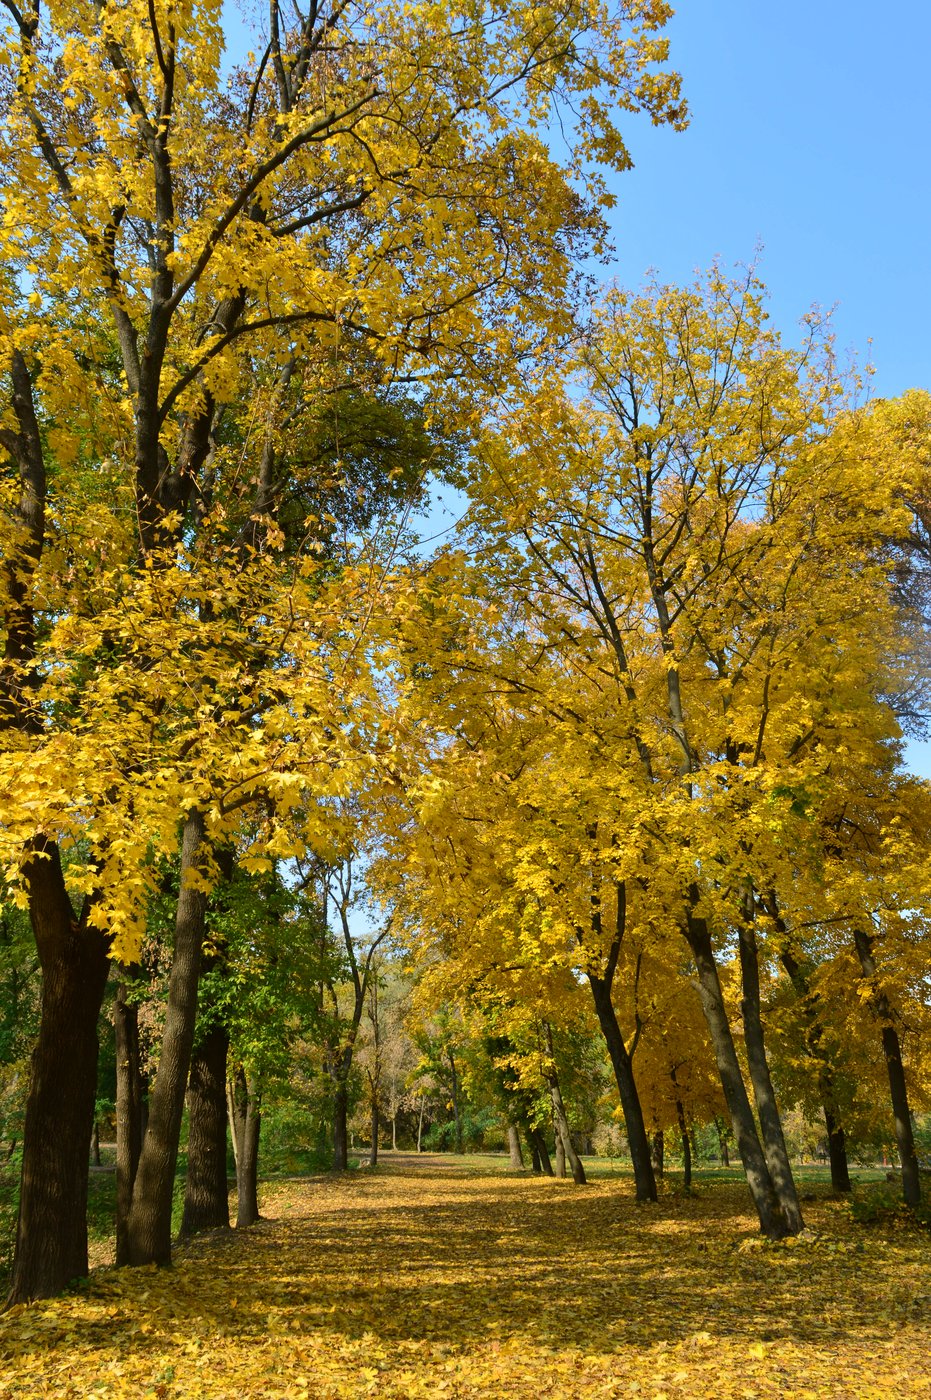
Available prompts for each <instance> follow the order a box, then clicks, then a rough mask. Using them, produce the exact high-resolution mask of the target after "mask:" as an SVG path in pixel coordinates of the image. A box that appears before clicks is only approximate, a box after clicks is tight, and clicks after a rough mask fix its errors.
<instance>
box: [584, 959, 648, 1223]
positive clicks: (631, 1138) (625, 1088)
mask: <svg viewBox="0 0 931 1400" xmlns="http://www.w3.org/2000/svg"><path fill="white" fill-rule="evenodd" d="M588 982H589V986H590V987H591V989H592V996H593V998H594V1001H595V1010H596V1012H597V1013H598V1024H599V1025H600V1026H601V1033H602V1035H603V1036H604V1038H605V1044H606V1045H607V1047H608V1054H609V1055H610V1057H611V1064H612V1066H613V1068H614V1078H615V1080H616V1082H617V1088H618V1093H619V1094H620V1096H621V1109H622V1111H623V1114H624V1126H625V1128H626V1131H627V1142H628V1145H629V1147H630V1160H631V1162H632V1163H633V1168H634V1185H635V1187H636V1192H637V1200H638V1201H655V1200H656V1178H655V1177H654V1175H653V1164H652V1163H651V1161H650V1144H649V1141H648V1139H647V1131H646V1128H645V1127H644V1123H643V1109H642V1108H641V1107H640V1095H639V1094H638V1093H637V1085H636V1082H635V1080H634V1071H633V1066H632V1065H631V1062H630V1056H629V1055H628V1053H627V1046H626V1045H625V1044H624V1037H623V1036H622V1035H621V1028H620V1026H619V1025H618V1021H617V1016H616V1014H615V1011H614V1003H613V1002H612V1000H611V988H610V985H609V983H608V982H607V980H606V979H605V978H603V977H594V976H592V975H591V974H589V978H588Z"/></svg>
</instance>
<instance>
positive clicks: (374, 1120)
mask: <svg viewBox="0 0 931 1400" xmlns="http://www.w3.org/2000/svg"><path fill="white" fill-rule="evenodd" d="M378 1127H379V1124H378V1097H377V1095H376V1093H374V1092H373V1094H372V1105H371V1116H370V1129H369V1131H370V1132H371V1135H372V1145H371V1147H370V1148H369V1166H370V1167H377V1166H378Z"/></svg>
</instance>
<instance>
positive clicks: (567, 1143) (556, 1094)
mask: <svg viewBox="0 0 931 1400" xmlns="http://www.w3.org/2000/svg"><path fill="white" fill-rule="evenodd" d="M545 1034H546V1047H547V1050H548V1051H549V1057H550V1058H549V1064H550V1068H549V1069H548V1071H547V1074H546V1082H547V1084H548V1086H549V1091H550V1102H551V1103H552V1105H553V1122H554V1124H555V1127H556V1156H557V1161H558V1159H559V1150H560V1148H562V1158H563V1161H562V1171H561V1172H557V1175H558V1176H565V1174H566V1163H567V1162H568V1163H569V1170H570V1171H571V1172H572V1180H573V1181H574V1182H575V1184H576V1186H584V1185H585V1184H586V1178H585V1168H584V1167H583V1165H582V1159H581V1158H580V1156H579V1154H578V1153H577V1152H576V1150H575V1143H574V1142H573V1141H572V1133H571V1132H570V1131H569V1119H568V1117H567V1114H566V1106H565V1104H564V1103H563V1097H562V1090H561V1089H560V1087H559V1075H558V1074H557V1072H556V1063H555V1060H554V1059H553V1032H552V1029H551V1027H550V1026H549V1025H548V1024H547V1025H546V1028H545Z"/></svg>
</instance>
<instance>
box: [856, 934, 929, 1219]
mask: <svg viewBox="0 0 931 1400" xmlns="http://www.w3.org/2000/svg"><path fill="white" fill-rule="evenodd" d="M853 936H854V942H855V944H856V949H857V957H858V958H859V959H860V968H861V971H862V973H863V977H864V980H865V981H866V982H868V983H869V984H870V987H871V989H872V995H871V999H872V1002H873V1008H874V1010H875V1012H876V1016H877V1018H878V1019H879V1021H880V1023H881V1025H882V1042H883V1056H884V1058H885V1061H886V1073H887V1075H888V1077H889V1096H890V1098H891V1100H892V1116H893V1118H894V1120H895V1141H896V1146H897V1148H898V1150H899V1162H900V1163H901V1166H902V1197H903V1199H904V1201H905V1204H906V1205H909V1206H917V1205H920V1203H921V1177H920V1175H919V1171H918V1155H917V1153H916V1152H915V1138H914V1134H913V1132H912V1115H911V1111H910V1109H909V1106H908V1086H907V1085H906V1083H905V1066H904V1065H903V1064H902V1047H901V1044H900V1043H899V1033H898V1031H897V1030H896V1028H895V1025H894V1022H893V1014H892V1007H891V1006H890V1004H889V999H888V997H887V996H886V994H885V992H884V991H882V989H881V988H880V987H879V986H878V985H877V981H876V960H875V958H874V957H873V940H872V938H871V937H870V935H869V934H868V933H866V932H865V931H864V930H863V929H859V928H858V929H854V935H853Z"/></svg>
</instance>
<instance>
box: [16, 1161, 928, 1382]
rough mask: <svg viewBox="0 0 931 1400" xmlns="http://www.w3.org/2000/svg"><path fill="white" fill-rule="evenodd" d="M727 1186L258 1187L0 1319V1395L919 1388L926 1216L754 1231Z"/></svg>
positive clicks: (412, 1180) (413, 1182) (424, 1182)
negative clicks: (659, 1195) (765, 1237)
mask: <svg viewBox="0 0 931 1400" xmlns="http://www.w3.org/2000/svg"><path fill="white" fill-rule="evenodd" d="M746 1205H747V1201H746V1196H745V1194H744V1192H743V1191H742V1190H741V1189H740V1188H738V1187H715V1188H713V1189H709V1190H706V1191H704V1192H703V1193H702V1194H701V1195H700V1196H699V1197H697V1198H695V1199H692V1200H687V1199H668V1198H667V1199H666V1200H664V1201H663V1202H662V1203H661V1204H660V1206H659V1207H649V1208H643V1207H637V1206H636V1205H635V1204H634V1201H633V1199H632V1197H631V1195H630V1192H629V1188H628V1186H627V1185H626V1183H622V1182H618V1181H617V1180H614V1181H610V1182H608V1181H603V1182H596V1183H594V1184H593V1185H591V1186H589V1187H587V1188H585V1189H583V1190H578V1189H574V1188H572V1187H571V1186H568V1185H566V1184H565V1183H562V1182H552V1181H538V1180H533V1179H531V1180H528V1179H526V1178H510V1177H503V1176H501V1177H498V1176H495V1177H492V1176H489V1177H476V1176H471V1175H461V1176H460V1175H456V1174H452V1173H450V1172H449V1171H448V1170H446V1171H443V1172H430V1171H429V1170H424V1169H420V1170H417V1169H415V1170H413V1171H409V1172H408V1173H407V1174H404V1175H395V1174H377V1175H371V1176H365V1177H360V1176H355V1175H351V1176H347V1177H345V1178H342V1179H314V1180H306V1181H301V1182H291V1183H288V1184H282V1185H278V1186H274V1187H272V1188H269V1189H268V1190H267V1192H266V1197H265V1200H264V1202H263V1209H264V1212H265V1213H266V1215H268V1216H270V1217H271V1218H270V1219H267V1220H265V1221H263V1222H261V1223H260V1224H259V1225H257V1226H255V1227H254V1228H253V1229H251V1230H249V1231H246V1232H243V1233H242V1235H241V1236H237V1237H235V1238H234V1239H233V1241H232V1242H231V1243H230V1242H228V1241H224V1240H223V1239H217V1238H210V1239H206V1240H203V1241H200V1242H195V1243H194V1244H193V1245H191V1246H190V1247H189V1249H188V1250H187V1251H186V1252H185V1253H184V1254H182V1255H181V1256H180V1257H179V1262H178V1264H177V1266H176V1267H175V1268H174V1269H173V1270H170V1271H164V1272H154V1271H152V1270H147V1269H146V1270H132V1271H126V1270H124V1271H120V1272H117V1271H114V1270H101V1271H99V1272H98V1273H97V1274H95V1275H94V1277H93V1278H92V1280H91V1282H90V1284H89V1286H88V1287H87V1288H86V1289H82V1290H81V1292H80V1293H79V1294H76V1295H73V1296H69V1297H66V1298H61V1299H56V1300H53V1301H50V1302H44V1303H40V1304H36V1305H34V1306H32V1307H30V1308H22V1307H19V1308H14V1309H11V1310H10V1311H9V1312H8V1313H6V1314H5V1315H4V1316H2V1317H0V1358H2V1376H3V1378H2V1380H0V1396H3V1397H4V1400H5V1397H7V1396H9V1397H13V1396H16V1397H33V1396H35V1397H55V1400H76V1397H79V1396H80V1397H82V1400H83V1398H84V1397H96V1398H97V1400H117V1397H123V1396H153V1397H157V1400H177V1398H178V1397H185V1400H189V1398H190V1397H203V1400H220V1397H224V1398H225V1397H231V1398H232V1397H236V1400H242V1398H243V1397H259V1396H261V1397H266V1396H267V1397H270V1400H272V1398H273V1400H355V1397H361V1396H369V1395H373V1396H379V1397H387V1400H407V1397H427V1396H443V1397H450V1400H453V1398H454V1397H455V1400H471V1397H489V1400H490V1398H491V1397H499V1396H502V1397H509V1400H510V1397H513V1398H514V1400H537V1397H538V1396H539V1395H541V1394H542V1393H545V1394H546V1395H547V1396H551V1397H557V1398H558V1400H602V1397H604V1398H607V1397H612V1400H619V1398H620V1397H624V1396H639V1397H643V1398H644V1400H663V1397H664V1396H665V1397H666V1400H684V1397H689V1400H695V1397H711V1396H715V1397H722V1400H756V1397H759V1400H775V1397H780V1400H781V1398H782V1397H796V1398H797V1400H807V1397H817V1400H823V1397H826V1396H830V1397H858V1400H874V1398H875V1400H880V1397H882V1400H887V1397H890V1396H896V1397H913V1396H914V1397H920V1396H931V1367H929V1364H928V1355H929V1351H931V1345H929V1344H931V1318H929V1311H928V1307H927V1299H928V1296H929V1294H931V1263H929V1252H928V1247H927V1238H926V1236H923V1235H922V1234H921V1233H920V1232H917V1231H915V1232H904V1231H899V1232H897V1233H896V1234H895V1236H894V1238H893V1237H891V1236H888V1235H885V1234H883V1233H882V1232H879V1231H877V1230H876V1229H875V1228H864V1227H862V1226H857V1225H854V1224H852V1223H851V1221H850V1220H849V1217H848V1215H847V1214H846V1212H845V1211H844V1210H843V1209H842V1208H840V1207H838V1206H836V1205H835V1204H833V1203H831V1202H828V1201H824V1202H819V1203H818V1204H816V1205H813V1206H811V1207H810V1208H809V1210H808V1215H809V1217H810V1220H811V1224H812V1226H813V1227H814V1229H813V1233H812V1234H810V1235H808V1236H806V1237H805V1238H804V1239H802V1240H801V1241H800V1242H799V1243H798V1244H796V1245H793V1246H792V1247H791V1248H789V1247H787V1246H785V1245H780V1246H777V1247H774V1246H772V1245H764V1244H757V1243H756V1240H757V1237H756V1236H755V1235H753V1234H752V1233H751V1231H752V1222H751V1220H750V1218H749V1217H748V1216H747V1215H745V1214H741V1212H743V1211H745V1210H746ZM751 1241H752V1242H753V1243H752V1245H751ZM747 1246H751V1247H749V1248H748V1247H747ZM922 1300H924V1302H922Z"/></svg>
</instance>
